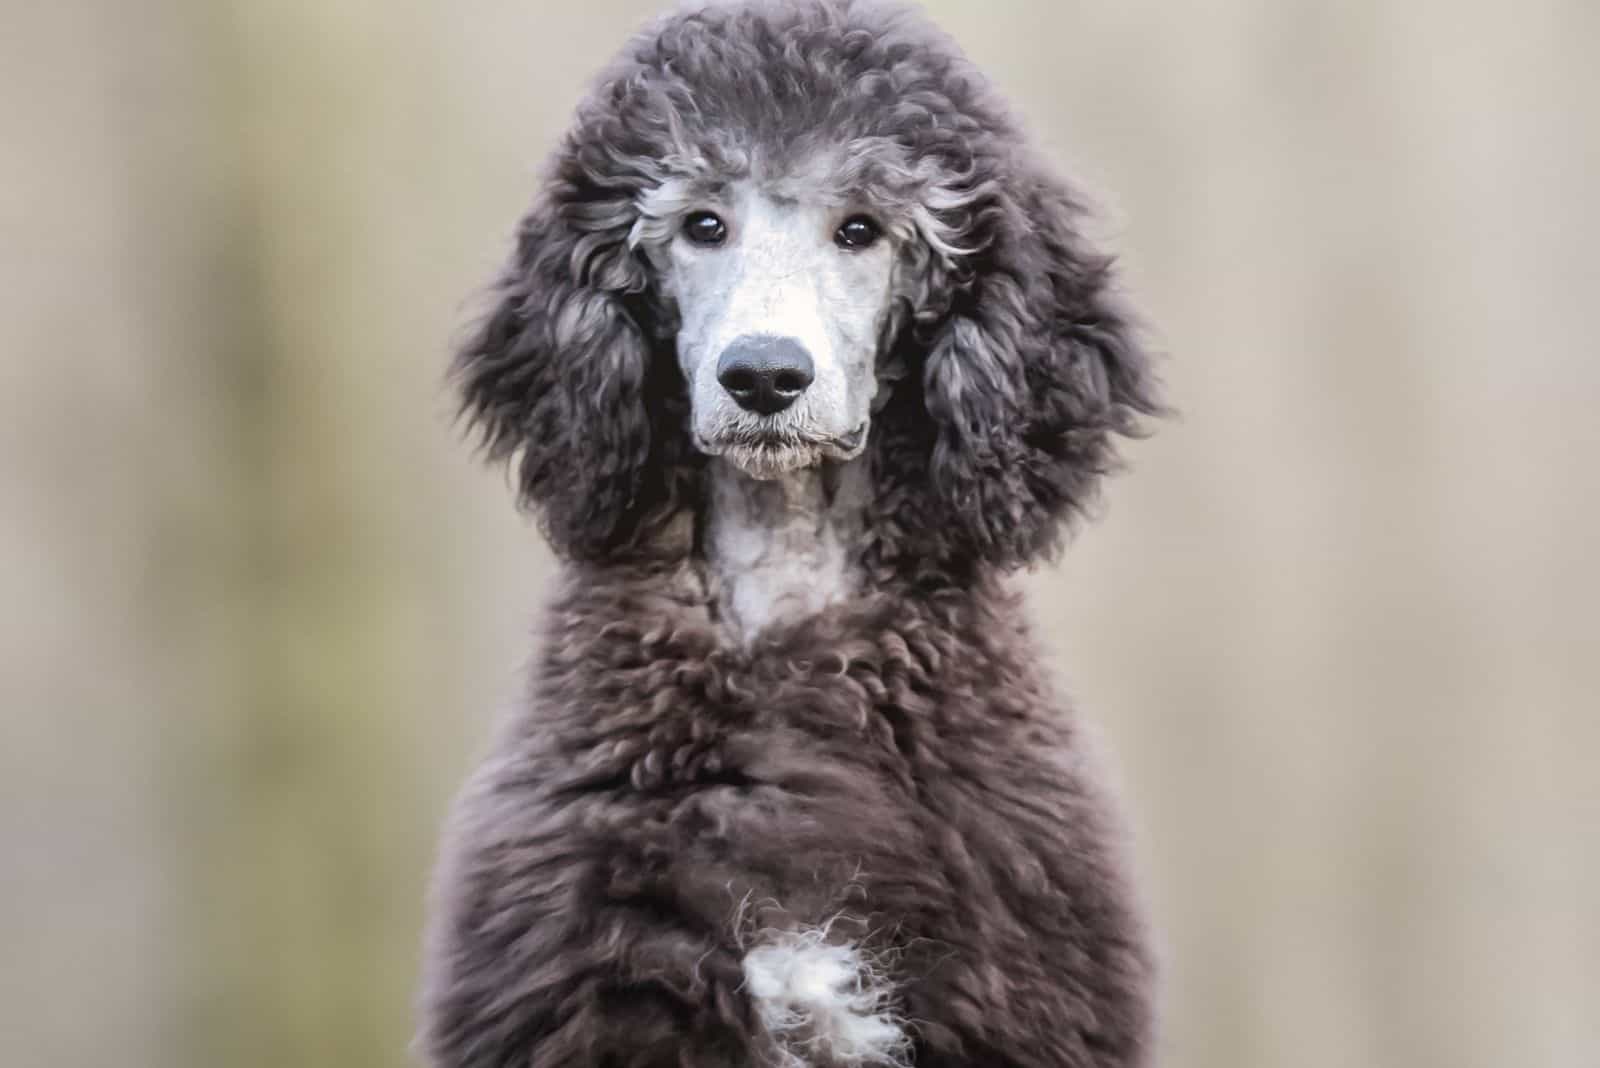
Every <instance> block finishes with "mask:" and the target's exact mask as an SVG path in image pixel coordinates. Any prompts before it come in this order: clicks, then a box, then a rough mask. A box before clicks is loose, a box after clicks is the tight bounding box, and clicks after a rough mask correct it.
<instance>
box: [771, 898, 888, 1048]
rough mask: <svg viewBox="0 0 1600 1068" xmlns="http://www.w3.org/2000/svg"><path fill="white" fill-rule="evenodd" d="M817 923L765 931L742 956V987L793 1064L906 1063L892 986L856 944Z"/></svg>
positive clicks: (881, 971)
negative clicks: (834, 937) (831, 937)
mask: <svg viewBox="0 0 1600 1068" xmlns="http://www.w3.org/2000/svg"><path fill="white" fill-rule="evenodd" d="M826 934H827V932H826V931H825V930H823V929H821V928H812V929H810V930H805V931H787V932H781V933H774V934H770V935H768V936H767V940H766V941H765V942H763V943H762V944H761V945H758V946H756V947H755V948H754V949H751V950H750V951H749V952H747V953H746V954H745V956H744V978H745V989H746V990H748V991H749V992H750V995H751V996H752V997H754V998H755V1001H756V1006H757V1010H758V1011H759V1012H760V1015H761V1022H762V1023H763V1024H764V1025H765V1026H766V1028H767V1030H768V1031H769V1032H770V1033H771V1034H772V1035H773V1037H775V1038H776V1039H777V1040H778V1044H779V1046H780V1048H781V1049H782V1050H783V1053H784V1057H785V1063H786V1064H787V1065H789V1066H791V1068H822V1066H824V1065H848V1066H855V1065H893V1066H903V1065H906V1064H908V1063H909V1061H908V1060H907V1053H908V1052H909V1048H910V1044H911V1040H910V1038H909V1037H908V1036H907V1035H906V1033H905V1030H904V1028H903V1026H902V1024H901V1021H900V1019H899V1018H898V1017H897V1016H896V1015H895V1013H894V1011H893V1007H892V998H893V987H892V986H891V985H890V983H889V980H888V977H887V976H886V975H884V974H883V970H882V969H881V968H880V967H879V966H878V965H876V964H875V963H874V962H873V961H872V960H871V959H870V958H869V957H868V956H867V955H866V954H865V953H864V952H863V951H862V950H861V949H859V948H857V947H855V946H851V945H848V944H843V945H841V944H836V943H831V942H828V941H827V940H826Z"/></svg>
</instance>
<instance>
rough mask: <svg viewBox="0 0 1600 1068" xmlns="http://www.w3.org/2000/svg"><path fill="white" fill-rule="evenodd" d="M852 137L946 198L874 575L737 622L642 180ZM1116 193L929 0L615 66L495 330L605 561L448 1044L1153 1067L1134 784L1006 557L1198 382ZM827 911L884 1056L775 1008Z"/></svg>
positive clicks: (469, 394) (661, 40) (861, 548)
mask: <svg viewBox="0 0 1600 1068" xmlns="http://www.w3.org/2000/svg"><path fill="white" fill-rule="evenodd" d="M820 145H828V146H833V147H834V148H837V149H841V150H842V152H841V153H840V158H842V159H845V160H847V161H848V165H849V173H848V175H847V176H846V177H847V179H848V181H849V182H850V183H851V184H852V186H853V187H854V189H855V192H856V195H858V196H859V197H861V198H864V199H866V200H868V201H870V202H871V203H874V204H879V205H884V206H885V207H884V209H883V210H884V211H885V212H887V213H895V212H898V213H899V214H900V215H901V216H903V217H906V218H911V219H913V220H914V221H915V224H916V232H917V234H918V237H919V239H918V240H915V241H911V242H907V243H904V244H903V245H902V246H901V247H900V248H899V250H898V252H897V255H898V256H899V257H900V261H899V262H898V264H897V266H896V278H897V279H898V281H897V282H896V289H895V293H894V300H893V311H892V314H891V316H890V319H889V322H888V323H887V326H886V329H885V332H884V336H883V356H884V359H885V360H888V359H890V358H891V357H892V358H893V359H894V360H895V361H898V362H899V364H900V365H901V366H903V367H904V368H905V371H906V373H905V374H904V375H903V377H897V379H896V380H895V381H893V382H891V383H889V384H888V386H887V387H886V388H887V389H888V393H887V395H886V397H885V398H884V403H883V404H882V405H881V406H880V407H878V408H877V409H876V410H875V412H874V414H873V417H872V428H871V436H870V440H869V442H868V443H867V445H866V451H865V454H864V455H862V456H861V458H860V459H858V460H854V461H852V462H853V463H857V464H864V465H866V468H865V470H867V471H868V472H870V475H869V478H870V490H871V492H870V494H869V495H868V497H867V499H866V500H865V502H864V503H863V505H862V508H863V510H864V517H863V522H862V523H861V526H860V529H861V531H862V534H861V538H860V543H859V545H856V546H855V547H854V548H855V552H856V560H855V561H854V566H855V567H856V568H857V569H858V570H857V573H858V574H859V575H860V576H861V580H860V582H859V589H858V590H857V592H856V594H855V595H854V596H852V597H850V598H849V599H848V600H847V601H845V602H844V603H840V604H836V605H832V606H830V607H828V608H827V609H826V610H824V611H821V612H818V613H816V614H813V615H809V616H806V617H804V618H798V619H793V620H787V621H784V622H782V623H779V624H777V625H774V626H772V627H769V628H767V629H765V630H763V631H761V632H760V633H759V634H758V635H756V636H754V637H753V638H752V639H751V640H749V641H748V642H744V643H738V642H730V641H728V640H727V636H726V633H725V632H724V629H723V628H722V627H721V626H720V625H719V619H718V613H719V608H718V598H717V595H716V585H717V577H716V576H715V575H714V574H712V573H711V569H710V568H709V567H708V565H707V561H706V557H705V553H704V551H703V535H702V530H703V525H704V511H705V501H706V480H707V477H708V475H707V458H706V457H705V456H703V455H702V454H701V453H700V452H698V451H697V450H696V449H695V447H694V445H693V443H692V441H691V440H690V437H689V436H688V434H687V433H686V431H685V419H686V417H687V411H688V405H689V400H688V398H687V396H686V393H685V388H684V383H683V381H682V375H681V374H680V371H679V369H678V365H677V363H676V362H675V359H674V353H673V337H674V329H675V324H676V321H677V320H676V318H675V316H676V310H675V309H674V308H673V307H672V304H671V300H670V299H669V297H668V296H667V295H666V294H664V293H663V292H662V291H661V288H660V287H659V286H658V285H656V284H655V278H654V275H653V271H652V268H651V260H650V257H649V256H648V255H646V254H644V253H645V250H641V249H640V248H639V247H638V243H639V240H640V233H641V228H640V219H641V209H640V205H641V203H643V202H644V201H645V199H646V198H647V197H649V196H650V195H651V193H652V191H654V190H659V189H660V188H661V187H662V186H663V183H666V182H669V181H671V180H673V179H674V178H675V177H676V175H675V172H674V170H673V168H674V167H675V166H677V165H678V164H677V163H675V161H681V160H683V159H685V158H688V157H689V156H692V157H693V158H695V159H697V160H699V161H701V164H702V165H706V166H711V167H713V168H718V169H721V170H722V171H723V172H725V173H727V174H728V175H730V176H737V175H739V174H741V173H743V172H744V171H746V170H748V168H749V166H750V162H749V161H750V160H751V158H752V156H753V155H759V156H760V158H761V159H762V160H763V161H764V162H763V166H766V167H780V168H781V167H782V166H783V165H784V161H785V160H789V159H797V158H798V157H799V156H800V155H801V154H811V155H812V156H813V157H814V155H815V153H816V152H817V150H818V146H820ZM1081 217H1082V216H1081V211H1080V209H1079V207H1078V204H1077V198H1076V195H1075V194H1074V192H1073V191H1072V190H1071V189H1070V188H1069V187H1068V186H1066V185H1065V184H1063V183H1062V182H1061V181H1060V180H1059V179H1057V178H1056V177H1054V176H1053V175H1051V174H1050V173H1049V172H1048V170H1047V169H1046V168H1044V167H1043V166H1042V165H1041V164H1040V163H1039V162H1038V161H1037V160H1036V159H1035V157H1034V156H1033V155H1032V154H1031V153H1030V152H1029V150H1028V148H1027V146H1026V144H1025V141H1024V139H1023V138H1022V137H1021V136H1020V134H1019V133H1018V130H1017V128H1016V126H1015V124H1014V123H1013V121H1012V120H1011V119H1010V118H1009V117H1008V115H1007V113H1006V112H1005V110H1004V108H1003V107H1002V105H1000V104H999V103H998V102H997V100H996V99H995V97H994V96H993V94H992V92H991V90H990V89H989V88H987V86H986V84H985V82H984V81H983V79H982V78H981V77H980V76H979V75H978V74H977V73H976V72H975V71H973V69H972V68H971V67H970V66H969V65H968V64H967V62H966V61H965V60H964V59H963V58H962V57H961V56H960V54H959V53H958V51H957V50H956V48H955V46H954V45H953V44H952V43H951V42H950V41H949V40H948V39H947V38H945V37H943V36H942V35H939V34H938V33H936V32H935V31H933V30H931V29H930V28H929V27H927V26H926V25H925V24H923V23H922V22H921V21H920V20H919V19H918V18H917V17H916V16H915V15H913V14H910V13H907V12H904V11H901V10H899V9H896V8H893V7H885V6H881V5H877V4H869V3H860V2H848V0H841V2H806V3H799V4H784V5H776V4H774V5H760V4H757V5H722V6H713V7H709V8H705V9H703V10H694V11H686V12H681V13H678V14H676V15H673V16H670V17H668V18H666V19H664V20H663V21H661V22H659V23H658V24H656V25H655V26H654V27H652V28H651V29H650V30H649V31H648V32H646V33H644V34H642V35H641V36H639V37H638V38H636V39H635V40H634V41H633V42H632V43H631V44H630V45H629V46H628V47H627V48H626V49H625V51H624V53H623V54H622V56H621V57H620V58H619V59H618V60H617V62H616V63H615V64H614V65H613V66H612V67H611V68H610V69H609V70H608V71H607V72H606V73H605V74H604V75H603V76H602V78H601V79H600V81H599V82H598V84H597V86H596V88H595V89H594V90H593V92H592V93H591V94H590V95H589V97H588V99H587V100H586V101H585V102H584V103H583V104H582V105H581V106H580V108H579V110H578V114H577V117H576V121H575V123H574V125H573V127H572V129H571V131H570V132H569V133H568V135H567V137H566V139H565V141H564V143H563V146H562V148H561V150H560V151H559V152H558V154H557V155H556V157H555V159H554V161H553V166H552V169H551V172H550V174H549V176H548V180H547V182H546V184H545V187H544V189H543V192H542V195H541V196H540V198H539V199H538V200H537V202H536V203H535V205H534V207H533V208H532V209H531V211H530V212H529V214H528V215H527V217H526V218H525V219H524V220H523V222H522V224H521V226H520V229H519V234H518V240H517V246H516V250H515V253H514V255H513V256H512V258H511V261H510V263H509V265H508V266H507V268H506V270H505V272H504V274H503V275H502V277H501V279H500V281H499V282H498V284H497V288H496V291H495V302H494V306H493V310H492V311H491V313H490V314H489V315H488V317H487V318H486V320H485V322H484V324H483V326H482V328H481V330H480V331H479V332H478V333H477V334H476V336H474V337H473V338H472V340H471V341H470V343H469V344H468V345H466V346H465V347H464V348H463V349H462V351H461V353H460V355H459V356H458V358H457V362H456V375H457V378H458V381H459V383H460V386H461V389H462V391H463V396H464V408H465V411H467V412H468V413H469V414H470V416H471V418H472V419H473V420H474V421H475V422H476V423H477V425H478V426H479V427H481V428H482V431H483V434H484V440H485V443H486V447H487V451H488V452H489V453H490V454H491V455H492V456H493V457H495V458H496V459H503V460H507V461H511V462H513V463H515V465H516V470H517V472H518V476H519V478H518V482H519V488H520V491H521V494H522V497H523V499H524V501H525V503H526V504H527V505H528V506H529V507H530V508H531V509H532V510H533V511H534V512H535V513H536V514H537V515H538V516H539V519H540V521H541V524H542V527H543V529H544V531H545V533H546V535H547V536H548V538H549V540H550V541H551V543H552V545H553V546H554V547H555V549H556V550H557V552H558V553H559V554H560V555H561V556H562V557H563V559H564V561H565V563H564V568H563V572H562V575H561V578H560V580H559V585H558V588H557V591H556V593H555V596H554V599H553V603H552V604H551V605H550V607H549V608H548V610H547V614H546V617H545V622H544V628H543V643H542V652H541V654H540V657H539V659H538V660H537V663H536V667H535V670H534V678H533V682H532V692H531V694H530V695H529V697H528V699H527V701H526V702H525V704H523V706H522V707H521V708H519V710H518V711H517V712H516V714H515V715H514V716H512V717H511V718H510V719H509V721H508V722H507V723H506V725H505V727H504V729H503V732H502V734H501V735H500V736H499V738H498V741H497V743H496V746H495V749H494V752H493V754H492V757H491V759H489V760H488V761H487V762H486V764H485V765H484V766H483V767H482V769H481V770H480V771H479V773H478V774H477V775H476V776H475V778H474V780H473V782H472V783H471V784H470V785H469V787H468V788H467V790H466V791H465V792H464V794H463V795H462V797H461V799H460V801H459V802H458V805H457V808H456V811H455V815H454V818H453V821H452V824H451V826H450V828H449V831H448V834H447V836H446V841H445V846H444V850H443V857H442V860H441V863H440V866H439V871H438V874H437V880H436V886H435V895H434V904H433V916H432V922H431V927H430V933H429V937H428V940H427V953H426V965H425V980H424V991H423V997H422V1014H423V1025H422V1033H421V1037H420V1039H419V1048H420V1049H421V1050H422V1051H423V1053H424V1054H425V1056H426V1057H427V1058H428V1059H429V1060H430V1062H431V1063H432V1064H434V1065H436V1066H439V1068H511V1066H516V1068H528V1066H547V1065H548V1066H555V1065H578V1064H582V1065H608V1066H618V1068H622V1066H638V1068H644V1066H657V1065H659V1066H667V1065H674V1066H682V1068H701V1066H711V1065H718V1066H721V1065H728V1066H732V1065H740V1066H752V1065H766V1064H795V1063H808V1064H815V1065H825V1064H835V1063H838V1064H849V1063H870V1062H872V1061H873V1060H874V1059H879V1060H892V1061H902V1062H905V1063H911V1064H915V1065H918V1066H921V1068H941V1066H956V1065H1017V1066H1023V1065H1028V1066H1032V1065H1039V1066H1043V1065H1055V1066H1079V1068H1088V1066H1102V1068H1110V1066H1119V1068H1122V1066H1132V1065H1141V1064H1145V1063H1147V1061H1148V1059H1149V1057H1150V1054H1151V1046H1152V1009H1151V1003H1152V988H1153V967H1152V960H1151V954H1150V952H1149V949H1148V947H1147V941H1146V935H1145V931H1144V925H1143V923H1142V920H1141V917H1140V915H1139V910H1138V908H1137V906H1136V900H1137V899H1136V896H1135V895H1134V894H1132V893H1131V891H1130V886H1129V881H1128V879H1127V877H1126V875H1125V872H1124V864H1123V860H1122V856H1121V848H1120V846H1119V830H1118V827H1117V820H1116V818H1115V815H1114V812H1113V811H1112V808H1111V806H1110V804H1109V802H1108V799H1107V797H1106V796H1105V794H1104V793H1103V791H1102V790H1101V789H1100V787H1099V786H1098V785H1097V784H1096V781H1095V778H1094V775H1093V773H1092V768H1090V767H1086V764H1085V745H1084V741H1083V739H1082V736H1081V731H1080V728H1078V727H1077V726H1076V725H1075V723H1074V721H1073V718H1072V716H1071V715H1070V714H1069V713H1068V711H1067V710H1066V709H1065V708H1064V707H1063V705H1062V703H1061V701H1060V700H1059V699H1058V698H1056V697H1055V696H1053V695H1052V694H1051V692H1050V689H1049V686H1048V684H1047V683H1046V681H1045V680H1044V678H1043V673H1042V671H1041V669H1040V666H1039V664H1038V658H1037V656H1036V652H1035V649H1034V647H1033V643H1032V639H1031V638H1030V636H1029V634H1028V633H1027V630H1026V626H1025V624H1024V622H1023V619H1022V611H1021V606H1020V605H1019V603H1018V599H1017V597H1016V596H1015V595H1014V594H1013V593H1012V592H1010V591H1009V588H1008V587H1007V585H1006V582H1005V580H1006V576H1007V575H1008V573H1010V572H1012V571H1014V570H1015V569H1016V568H1018V567H1019V566H1022V565H1025V564H1027V563H1029V562H1031V561H1034V560H1037V559H1040V558H1043V557H1045V556H1047V555H1049V554H1050V553H1051V552H1052V551H1053V550H1054V548H1055V547H1056V546H1057V545H1058V543H1059V540H1060V537H1061V531H1062V528H1063V526H1064V525H1065V523H1066V521H1067V520H1069V519H1070V517H1071V516H1072V514H1073V513H1074V512H1077V511H1080V510H1081V509H1082V508H1083V507H1084V506H1085V505H1086V504H1088V503H1089V502H1090V500H1091V499H1092V496H1093V493H1094V489H1095V486H1096V484H1097V482H1098V481H1099V477H1100V476H1101V475H1102V474H1103V473H1104V472H1106V471H1107V470H1108V469H1109V468H1111V467H1112V466H1114V464H1115V455H1114V452H1113V446H1112V437H1113V435H1116V434H1122V435H1127V434H1132V433H1136V432H1138V430H1139V425H1138V420H1139V417H1140V416H1141V415H1148V414H1154V413H1157V412H1158V411H1159V410H1160V404H1159V400H1158V398H1157V395H1156V386H1155V383H1154V380H1153V377H1152V375H1151V372H1150V368H1149V365H1148V360H1147V358H1146V355H1145V354H1144V352H1143V351H1142V350H1141V349H1140V347H1139V346H1138V344H1137V342H1136V339H1135V337H1134V332H1133V329H1132V328H1131V326H1130V324H1129V321H1128V316H1127V315H1126V313H1125V312H1124V311H1123V310H1122V309H1121V308H1120V307H1119V305H1118V301H1117V299H1116V297H1115V296H1114V294H1113V284H1112V277H1111V263H1110V259H1109V258H1108V257H1106V256H1104V255H1102V254H1100V253H1099V252H1097V251H1095V250H1094V249H1092V248H1090V247H1089V246H1088V245H1087V244H1086V243H1085V241H1084V239H1083V238H1082V236H1081V234H1080V231H1079V221H1080V219H1081ZM648 239H649V238H648V235H647V236H646V240H648ZM797 932H809V935H808V936H809V937H813V938H814V939H816V940H817V941H819V942H821V943H822V944H826V945H830V946H849V947H852V949H853V951H855V952H858V953H859V958H858V959H859V960H861V961H865V962H871V964H870V968H867V969H866V970H864V971H863V972H862V973H861V976H859V977H857V979H856V980H853V982H854V984H855V985H852V986H850V988H849V989H848V990H846V991H845V993H846V994H847V995H849V996H866V995H867V993H870V998H869V999H868V1002H867V1003H866V1004H867V1008H868V1009H869V1010H870V1011H871V1012H873V1013H875V1014H877V1015H878V1017H881V1018H882V1019H884V1020H888V1021H891V1022H892V1023H893V1024H894V1025H895V1026H896V1027H897V1028H898V1029H899V1030H898V1032H897V1033H898V1034H899V1035H900V1037H899V1038H898V1039H896V1040H895V1041H894V1042H892V1043H891V1044H890V1045H889V1046H888V1047H885V1048H884V1049H882V1050H880V1051H879V1052H878V1053H876V1054H868V1053H852V1052H850V1051H849V1050H847V1049H845V1048H844V1047H842V1046H839V1045H831V1046H830V1045H829V1043H828V1042H827V1041H824V1038H825V1036H821V1035H818V1034H812V1035H809V1036H808V1035H807V1034H806V1033H805V1030H804V1026H803V1024H804V1021H800V1024H801V1025H802V1026H801V1027H799V1029H798V1030H796V1029H793V1028H790V1029H788V1030H785V1026H784V1025H783V1022H782V1021H777V1022H775V1021H774V1018H773V1017H772V1016H771V1015H770V1014H769V1013H767V1012H765V1011H763V1007H762V1005H760V1004H759V1003H758V1002H759V998H758V997H757V996H756V994H755V993H754V992H753V991H752V989H751V974H752V973H751V971H750V960H749V959H750V954H751V953H752V951H753V950H754V949H755V948H756V947H758V946H761V945H763V944H770V942H771V939H772V938H774V937H782V936H783V935H784V934H785V933H788V934H789V935H795V934H796V933H797ZM869 984H877V985H874V986H873V989H872V990H871V991H870V992H868V991H866V986H867V985H869ZM790 1022H793V1021H790Z"/></svg>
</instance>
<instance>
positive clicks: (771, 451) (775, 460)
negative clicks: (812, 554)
mask: <svg viewBox="0 0 1600 1068" xmlns="http://www.w3.org/2000/svg"><path fill="white" fill-rule="evenodd" d="M695 445H696V446H697V447H698V448H699V449H700V451H701V452H703V453H705V454H706V455H708V456H718V457H721V458H722V459H723V460H726V461H727V462H728V463H730V464H732V465H733V466H734V467H736V468H737V469H738V470H740V471H741V472H743V473H744V474H746V475H748V476H750V477H751V478H755V479H761V480H762V481H770V480H771V479H775V478H782V477H783V476H784V475H788V474H792V473H793V472H795V471H803V470H805V469H807V468H810V467H817V466H819V465H821V464H822V463H823V461H825V460H831V461H834V462H836V463H843V462H845V461H847V460H854V459H855V458H856V457H858V456H860V455H861V453H862V452H863V451H865V449H866V447H867V425H866V424H865V423H863V424H861V426H859V427H857V428H856V429H855V430H852V431H851V432H849V433H848V434H845V435H843V436H840V437H828V438H821V439H817V440H810V439H796V438H791V437H787V436H785V437H779V436H771V437H741V438H739V439H737V440H727V439H724V440H712V441H703V440H699V439H698V438H697V439H696V441H695Z"/></svg>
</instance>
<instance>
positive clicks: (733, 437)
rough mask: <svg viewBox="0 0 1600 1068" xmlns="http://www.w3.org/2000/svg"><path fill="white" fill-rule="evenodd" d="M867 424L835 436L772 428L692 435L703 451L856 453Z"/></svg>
mask: <svg viewBox="0 0 1600 1068" xmlns="http://www.w3.org/2000/svg"><path fill="white" fill-rule="evenodd" d="M867 428H868V423H867V422H866V421H865V420H863V421H862V422H861V423H859V424H857V425H856V426H855V427H853V428H852V429H850V430H848V431H846V432H845V433H843V434H835V435H828V436H822V435H810V434H801V435H796V434H794V433H792V432H791V433H784V432H781V431H773V432H770V433H754V434H750V433H742V434H719V435H717V436H715V437H709V438H708V437H705V436H704V435H701V434H699V433H696V434H695V435H694V443H695V445H696V447H698V448H699V449H701V450H702V451H705V452H710V453H720V452H723V451H725V450H727V449H740V448H742V449H774V450H776V449H795V448H800V449H806V448H811V449H828V450H830V451H833V452H837V453H841V454H845V455H852V456H853V455H855V454H856V453H858V452H860V451H861V448H862V446H863V445H865V444H866V440H867Z"/></svg>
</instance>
